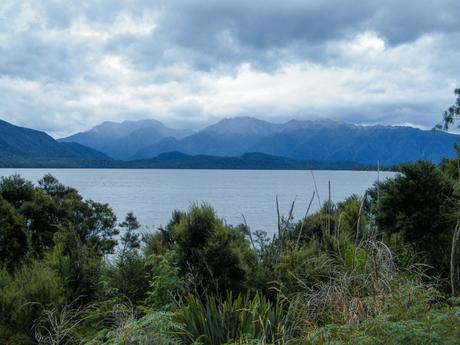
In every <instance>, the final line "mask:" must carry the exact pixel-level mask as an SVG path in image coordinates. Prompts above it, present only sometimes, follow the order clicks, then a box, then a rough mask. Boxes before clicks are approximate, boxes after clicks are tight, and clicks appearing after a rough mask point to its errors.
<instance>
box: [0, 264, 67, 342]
mask: <svg viewBox="0 0 460 345" xmlns="http://www.w3.org/2000/svg"><path fill="white" fill-rule="evenodd" d="M63 297H64V290H63V285H62V282H61V280H60V279H59V277H58V275H57V274H56V273H55V272H54V271H53V270H51V269H50V268H49V267H48V266H46V265H44V264H43V263H40V262H37V261H33V262H31V263H27V264H24V265H23V266H22V267H21V268H20V269H19V270H18V271H17V272H16V273H15V274H14V275H9V274H8V273H7V272H6V271H5V270H0V342H1V343H7V342H8V339H9V338H10V337H12V336H15V335H18V334H19V335H21V336H22V337H23V338H24V339H26V338H27V339H29V340H30V339H33V338H34V332H33V325H34V323H35V320H37V319H38V318H39V317H40V315H41V312H42V311H43V309H44V308H48V307H53V306H56V305H59V304H60V303H62V301H63Z"/></svg>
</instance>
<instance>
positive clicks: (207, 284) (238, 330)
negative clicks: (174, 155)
mask: <svg viewBox="0 0 460 345" xmlns="http://www.w3.org/2000/svg"><path fill="white" fill-rule="evenodd" d="M455 164H456V163H455V162H447V161H445V162H444V163H443V166H442V167H441V168H437V167H435V166H434V165H432V164H430V163H426V162H418V163H416V164H411V165H405V166H403V167H402V170H401V174H400V175H398V176H397V177H396V178H394V179H391V180H387V181H384V182H382V183H380V184H379V185H376V186H374V188H373V189H371V190H369V191H368V192H367V196H368V197H358V196H356V195H353V196H351V197H349V198H347V199H346V200H344V201H343V202H341V203H338V204H334V203H332V202H326V203H324V204H323V205H322V207H321V209H320V210H319V211H318V212H315V213H312V214H306V215H305V217H304V218H303V219H301V220H299V221H295V220H294V218H293V216H292V214H289V215H288V216H287V217H283V216H282V215H280V219H279V232H278V233H277V234H276V235H275V236H273V237H272V238H269V237H268V236H267V234H266V233H264V232H263V231H257V232H254V233H252V232H251V230H250V228H249V227H248V226H247V225H246V224H244V225H240V226H229V225H227V224H225V223H224V222H223V221H222V220H221V219H219V218H218V217H217V215H216V214H215V211H214V210H213V209H212V207H210V206H209V205H206V204H203V205H193V206H192V207H190V209H189V210H188V211H186V212H182V211H175V212H173V214H172V217H171V221H170V222H169V224H167V226H166V227H165V228H160V229H158V231H156V232H153V233H149V234H144V235H143V236H142V237H141V234H140V232H139V229H140V224H139V223H138V222H137V219H136V217H135V216H134V215H133V214H132V213H129V214H128V215H127V216H126V218H125V219H124V221H123V222H121V223H120V224H118V226H117V222H116V218H115V216H114V214H113V212H112V210H111V208H110V207H109V206H108V205H105V204H100V203H97V202H93V201H85V200H83V198H82V197H81V196H80V195H79V193H78V192H77V191H76V190H75V189H72V188H69V187H66V186H64V185H62V184H61V183H59V182H58V181H57V180H56V179H55V178H54V177H52V176H51V175H47V176H45V177H44V178H43V179H42V180H41V181H40V182H39V184H38V185H37V186H34V185H33V184H31V183H30V182H27V181H25V180H24V179H22V178H21V177H20V176H12V177H9V178H2V179H1V180H0V245H1V246H0V263H1V266H0V343H5V344H37V343H39V344H56V345H57V344H69V345H72V344H80V343H84V344H92V345H101V344H111V345H115V344H117V345H118V344H120V345H121V344H123V345H126V344H136V345H137V344H138V345H144V344H145V345H147V344H152V343H154V344H164V345H172V344H174V345H176V344H203V345H205V344H235V345H236V344H323V343H337V344H355V343H357V344H379V343H380V344H398V343H409V344H416V343H417V344H418V343H422V344H423V343H427V344H428V343H430V344H431V343H445V344H454V343H456V342H457V339H458V337H459V332H460V331H459V328H458V327H457V325H458V324H459V322H458V321H459V315H460V310H459V309H458V308H459V305H460V303H459V302H458V301H457V300H456V299H450V300H447V298H446V297H447V294H446V293H447V291H449V290H448V289H445V287H444V285H443V284H442V283H441V284H438V282H437V280H436V278H437V276H438V275H439V273H442V274H443V277H447V274H448V270H447V264H448V260H449V258H450V253H449V251H448V250H446V249H447V248H449V244H450V241H451V238H450V236H451V233H452V230H453V226H452V225H453V224H455V223H456V219H457V218H458V214H459V213H458V210H459V205H460V204H459V200H460V199H459V196H460V194H459V192H460V188H459V187H460V184H459V183H458V182H457V180H456V175H455V174H456V173H457V174H458V170H457V172H455V169H453V168H452V167H454V166H455ZM446 167H448V168H446ZM119 233H120V237H119V238H118V241H117V235H118V234H119ZM117 242H119V246H118V247H117V246H116V245H117ZM414 258H415V259H414ZM418 258H421V259H423V263H428V264H430V265H431V266H433V267H435V268H436V269H435V270H433V269H431V270H430V269H427V267H426V265H420V264H416V260H417V259H418ZM422 268H423V269H422ZM441 282H443V281H441Z"/></svg>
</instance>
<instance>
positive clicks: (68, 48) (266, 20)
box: [0, 0, 460, 133]
mask: <svg viewBox="0 0 460 345" xmlns="http://www.w3.org/2000/svg"><path fill="white" fill-rule="evenodd" d="M459 15H460V1H458V0H440V1H429V0H427V1H421V0H405V1H395V0H387V1H369V0H367V1H365V0H348V1H343V0H328V1H324V0H308V1H307V0H303V1H300V0H287V1H279V0H278V1H273V0H265V1H247V0H245V1H243V0H219V1H210V0H208V1H204V0H195V1H189V0H164V1H162V0H159V1H147V0H133V1H113V0H112V1H108V0H88V1H81V2H80V1H56V0H54V1H51V0H49V1H48V0H44V1H32V0H30V1H26V0H22V1H21V0H4V1H2V3H1V4H0V114H1V115H0V117H2V118H5V119H6V120H11V121H15V122H16V123H19V124H22V125H30V126H34V127H37V128H40V129H44V130H49V131H52V132H53V133H64V132H72V131H74V130H81V129H84V128H83V127H87V126H89V125H93V124H96V123H98V122H99V121H102V120H122V119H127V118H140V117H149V116H150V117H158V118H159V119H161V120H164V121H166V122H168V121H169V122H170V123H174V124H177V123H183V124H187V125H188V124H190V123H191V122H200V121H201V122H203V123H204V122H208V121H210V119H217V118H219V117H220V116H224V115H225V116H232V115H239V114H248V115H251V114H253V115H257V116H260V117H265V118H270V119H278V120H283V119H288V118H289V117H290V116H297V117H304V118H308V117H312V116H316V115H318V114H319V115H320V116H327V117H333V118H337V119H341V120H347V121H350V122H366V123H371V122H383V123H413V124H418V125H423V126H429V124H430V123H432V122H434V121H435V117H436V116H438V114H439V112H441V109H443V107H445V106H446V105H448V103H449V101H450V99H451V98H452V97H451V89H452V88H453V87H455V86H458V83H459V75H460V65H459V64H456V63H453V62H452V61H454V62H455V61H459V58H460V48H459V47H458V42H459V41H460V25H458V17H459ZM245 66H246V67H245ZM248 66H249V67H248ZM270 83H272V84H273V85H267V84H270ZM284 89H289V90H291V91H290V92H288V93H286V94H285V95H283V97H278V98H277V96H278V95H279V94H282V93H283V90H284ZM299 89H301V90H303V93H302V92H299ZM292 94H294V96H292ZM136 114H137V115H136ZM416 114H419V115H416Z"/></svg>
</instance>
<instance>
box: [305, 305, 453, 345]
mask: <svg viewBox="0 0 460 345" xmlns="http://www.w3.org/2000/svg"><path fill="white" fill-rule="evenodd" d="M459 311H460V310H458V308H457V310H455V309H434V310H429V311H425V312H424V313H421V314H420V315H418V316H417V317H416V318H415V319H409V320H408V319H402V320H401V319H395V318H393V317H392V316H391V315H381V316H378V317H376V318H371V319H369V320H366V321H365V322H363V323H362V324H359V325H337V324H330V325H327V326H325V327H323V328H320V329H318V330H316V331H314V332H312V333H311V334H310V335H309V336H308V338H307V341H306V344H311V345H316V344H318V345H320V344H321V345H322V344H337V345H340V344H343V345H345V344H349V345H355V344H362V345H374V344H376V345H377V344H381V345H399V344H412V345H421V344H426V345H431V344H452V345H454V344H458V341H459V339H460V326H459V325H460V317H459V315H460V313H459Z"/></svg>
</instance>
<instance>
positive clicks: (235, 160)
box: [120, 152, 375, 170]
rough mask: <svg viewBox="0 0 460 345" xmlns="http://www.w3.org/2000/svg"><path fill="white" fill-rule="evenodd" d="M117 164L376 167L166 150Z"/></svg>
mask: <svg viewBox="0 0 460 345" xmlns="http://www.w3.org/2000/svg"><path fill="white" fill-rule="evenodd" d="M120 164H122V165H125V164H126V166H128V167H130V168H155V169H254V170H367V169H371V168H375V167H370V166H365V165H362V164H357V163H355V162H346V161H343V162H324V161H298V160H293V159H289V158H284V157H276V156H270V155H267V154H263V153H246V154H244V155H242V156H240V157H218V156H208V155H196V156H191V155H187V154H184V153H180V152H168V153H163V154H161V155H159V156H157V157H155V158H152V159H146V160H139V161H131V162H124V163H120Z"/></svg>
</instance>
